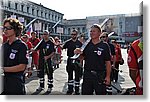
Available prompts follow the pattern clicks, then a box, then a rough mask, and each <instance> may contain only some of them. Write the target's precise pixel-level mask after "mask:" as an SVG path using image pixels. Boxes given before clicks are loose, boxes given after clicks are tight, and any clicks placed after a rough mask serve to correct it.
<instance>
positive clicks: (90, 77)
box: [82, 71, 106, 95]
mask: <svg viewBox="0 0 150 102" xmlns="http://www.w3.org/2000/svg"><path fill="white" fill-rule="evenodd" d="M104 78H105V72H100V73H97V72H90V71H85V72H84V75H83V83H82V95H93V94H94V92H95V94H96V95H106V85H105V84H103V82H104Z"/></svg>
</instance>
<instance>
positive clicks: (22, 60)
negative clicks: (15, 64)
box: [18, 43, 28, 64]
mask: <svg viewBox="0 0 150 102" xmlns="http://www.w3.org/2000/svg"><path fill="white" fill-rule="evenodd" d="M19 47H20V48H19V49H20V50H19V59H18V61H19V64H28V59H27V57H28V55H27V46H26V45H25V44H24V43H21V44H20V46H19Z"/></svg>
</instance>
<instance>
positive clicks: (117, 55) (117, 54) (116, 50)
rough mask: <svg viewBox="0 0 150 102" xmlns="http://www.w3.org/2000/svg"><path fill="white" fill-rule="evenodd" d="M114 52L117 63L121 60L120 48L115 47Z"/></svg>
mask: <svg viewBox="0 0 150 102" xmlns="http://www.w3.org/2000/svg"><path fill="white" fill-rule="evenodd" d="M115 52H116V62H119V61H120V60H121V59H122V54H121V48H120V46H119V45H116V47H115Z"/></svg>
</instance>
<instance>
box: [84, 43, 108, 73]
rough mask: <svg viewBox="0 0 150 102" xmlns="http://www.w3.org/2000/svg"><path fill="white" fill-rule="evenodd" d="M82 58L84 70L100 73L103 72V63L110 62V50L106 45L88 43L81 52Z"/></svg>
mask: <svg viewBox="0 0 150 102" xmlns="http://www.w3.org/2000/svg"><path fill="white" fill-rule="evenodd" d="M83 56H84V59H85V65H84V67H85V70H90V71H91V70H94V71H98V72H99V71H101V70H105V69H106V67H105V61H110V60H111V57H110V50H109V46H108V44H107V43H104V42H102V41H101V42H100V43H98V44H96V45H94V44H93V43H92V41H90V42H89V44H88V45H87V46H86V48H85V49H84V51H83Z"/></svg>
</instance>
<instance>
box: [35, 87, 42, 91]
mask: <svg viewBox="0 0 150 102" xmlns="http://www.w3.org/2000/svg"><path fill="white" fill-rule="evenodd" d="M42 90H44V88H43V87H38V88H37V89H36V91H42Z"/></svg>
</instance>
